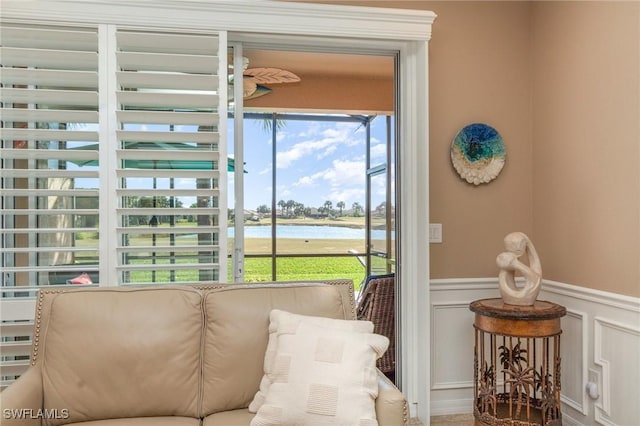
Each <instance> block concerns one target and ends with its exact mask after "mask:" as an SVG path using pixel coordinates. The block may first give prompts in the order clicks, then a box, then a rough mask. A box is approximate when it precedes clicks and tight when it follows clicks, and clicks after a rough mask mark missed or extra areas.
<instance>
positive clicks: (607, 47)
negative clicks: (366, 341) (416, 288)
mask: <svg viewBox="0 0 640 426" xmlns="http://www.w3.org/2000/svg"><path fill="white" fill-rule="evenodd" d="M310 1H312V2H316V3H333V4H352V5H365V6H376V7H397V8H412V9H425V10H432V11H434V12H435V13H436V14H437V15H438V18H437V19H436V22H435V24H434V26H433V37H432V40H431V42H430V45H429V60H430V64H429V65H430V68H429V73H430V81H429V86H430V92H431V93H430V100H429V101H430V106H429V108H430V117H429V118H430V156H431V158H430V164H429V165H430V191H431V199H430V206H431V207H430V208H431V211H430V215H431V222H438V223H442V224H443V238H444V242H443V243H442V244H432V245H431V274H432V275H431V276H432V278H466V277H474V278H475V277H495V276H496V275H497V272H498V271H497V267H496V265H495V257H496V255H497V254H498V253H499V252H500V251H502V238H503V237H504V236H505V235H506V234H507V233H509V232H511V231H516V230H517V231H523V232H525V233H527V234H529V235H530V236H531V238H532V239H533V241H534V244H535V245H536V248H537V249H538V252H539V253H540V256H541V257H542V262H543V263H542V266H543V275H544V278H546V279H550V280H555V281H561V282H565V283H570V284H575V285H578V286H586V287H591V288H595V289H600V290H605V291H611V292H615V293H620V294H626V295H631V296H640V171H639V170H640V106H639V103H640V29H639V28H640V3H638V2H620V3H614V2H560V1H558V2H555V1H554V2H539V1H534V2H530V1H521V2H485V1H470V2H459V1H441V2H440V1H321V0H310ZM472 122H484V123H487V124H490V125H492V126H494V127H495V128H496V129H497V130H498V131H499V132H500V133H501V134H502V136H503V138H504V141H505V145H506V147H507V162H506V165H505V167H504V169H503V171H502V173H501V174H500V176H498V178H497V179H496V180H494V181H493V182H491V183H490V184H488V185H481V186H478V187H476V186H473V185H469V184H467V183H466V182H464V181H463V180H461V179H460V178H459V177H458V176H457V174H456V172H455V170H453V168H452V167H451V162H450V160H449V147H450V144H451V140H452V139H453V138H454V136H455V135H456V133H457V132H458V130H459V129H460V128H462V127H463V126H465V125H466V124H469V123H472Z"/></svg>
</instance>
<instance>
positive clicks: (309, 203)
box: [68, 116, 386, 210]
mask: <svg viewBox="0 0 640 426" xmlns="http://www.w3.org/2000/svg"><path fill="white" fill-rule="evenodd" d="M244 123H245V124H244V143H245V150H244V156H245V158H244V162H245V165H244V170H245V171H246V172H247V173H245V174H244V181H245V182H244V186H245V200H244V202H245V209H247V210H256V208H257V207H258V206H260V205H267V206H268V207H271V194H272V190H273V188H272V168H273V161H272V160H273V157H272V140H271V139H272V138H271V131H270V130H265V128H264V123H263V121H262V120H255V119H245V120H244ZM89 126H90V125H87V126H83V127H82V128H81V129H80V128H79V130H93V129H91V128H90V127H89ZM165 127H166V126H142V128H141V129H137V128H136V129H134V130H155V131H167V130H168V129H165ZM183 127H184V126H176V129H175V130H176V131H197V129H195V128H194V129H191V128H187V127H185V128H183ZM227 127H228V135H227V145H228V154H229V156H230V157H234V152H233V123H232V121H231V120H230V121H229V122H228V126H227ZM365 138H366V131H365V128H364V127H363V126H362V124H360V123H359V122H332V121H312V120H309V121H298V120H288V121H286V122H285V124H284V126H282V127H281V128H279V129H278V132H277V137H276V172H277V181H276V203H277V202H278V201H279V200H284V201H288V200H294V201H296V202H298V203H303V204H304V205H305V207H315V208H318V207H321V206H322V205H323V204H324V203H325V202H326V201H331V202H332V204H333V207H334V208H335V209H337V203H338V202H340V201H342V202H344V203H345V209H346V210H349V209H351V208H352V205H353V203H355V202H358V203H360V205H361V206H363V207H364V206H365V155H366V152H365V150H366V139H365ZM385 140H386V120H385V117H382V116H380V117H377V118H375V119H374V120H373V121H372V123H371V161H372V165H374V166H375V165H378V164H380V163H384V162H385V151H386V145H385V143H384V142H385ZM82 144H87V143H82ZM89 145H91V144H90V143H89ZM68 167H69V168H71V169H77V168H78V166H77V165H75V164H74V163H73V162H70V163H69V165H68ZM85 167H86V168H87V169H97V166H96V165H88V166H85ZM228 177H229V181H228V185H229V186H228V194H229V195H228V200H227V202H228V207H229V208H233V206H234V201H233V199H234V174H233V173H229V174H228ZM194 182H195V180H194V179H177V181H176V183H175V187H176V188H185V189H186V188H194ZM383 184H384V179H383V178H379V179H374V180H373V181H372V196H373V200H372V204H373V206H374V207H375V206H376V205H377V204H379V203H380V202H381V201H383V200H384V197H385V194H386V192H385V187H384V185H383ZM75 187H76V188H96V187H97V180H96V179H83V178H77V179H75ZM127 187H128V188H151V187H152V179H150V178H129V179H128V180H127ZM156 187H157V188H159V189H162V188H169V180H168V179H167V178H158V179H156ZM181 200H182V202H183V203H184V206H185V207H188V206H190V205H191V204H192V203H195V197H181Z"/></svg>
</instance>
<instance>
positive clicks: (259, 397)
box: [249, 309, 373, 413]
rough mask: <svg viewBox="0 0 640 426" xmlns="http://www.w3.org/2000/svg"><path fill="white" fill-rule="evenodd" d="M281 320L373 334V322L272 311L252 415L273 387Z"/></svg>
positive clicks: (252, 405) (252, 404) (250, 405)
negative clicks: (262, 370) (272, 380)
mask: <svg viewBox="0 0 640 426" xmlns="http://www.w3.org/2000/svg"><path fill="white" fill-rule="evenodd" d="M281 318H282V319H284V320H286V321H287V322H288V323H292V322H293V323H295V324H298V323H299V322H300V321H305V322H307V323H311V324H315V325H320V326H322V327H326V328H331V329H336V330H347V331H353V332H356V333H373V323H372V322H371V321H351V320H340V319H333V318H325V317H313V316H307V315H298V314H292V313H290V312H286V311H281V310H278V309H274V310H272V311H271V313H270V315H269V321H270V323H269V341H268V342H267V349H266V352H265V354H264V376H262V380H261V381H260V389H259V390H258V392H256V394H255V396H254V397H253V401H251V403H250V404H249V412H250V413H257V412H258V409H260V407H262V404H264V399H265V397H266V396H267V392H268V391H269V387H270V386H271V379H270V378H269V376H270V375H271V374H272V373H273V368H274V367H273V363H274V358H275V354H276V349H277V346H278V344H277V342H278V336H277V331H278V326H279V324H280V319H281Z"/></svg>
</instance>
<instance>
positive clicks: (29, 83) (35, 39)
mask: <svg viewBox="0 0 640 426" xmlns="http://www.w3.org/2000/svg"><path fill="white" fill-rule="evenodd" d="M0 31H1V37H0V40H1V43H2V46H1V47H0V58H1V60H0V62H1V64H0V65H1V70H0V83H1V85H2V86H1V88H0V100H1V102H2V105H1V109H0V116H1V117H2V129H0V135H1V139H2V141H1V145H0V162H1V169H0V180H1V182H0V199H1V203H2V226H1V229H0V238H1V242H2V259H1V266H2V271H3V273H2V286H34V285H48V284H64V283H66V281H67V280H68V279H71V278H74V277H76V276H78V275H79V274H80V273H82V272H89V273H91V274H92V275H94V279H95V281H97V278H98V277H97V269H98V251H97V241H98V228H97V226H98V211H99V210H98V209H99V204H98V189H97V188H98V169H97V161H98V148H97V147H98V131H97V129H98V32H97V29H95V28H94V29H75V28H74V29H70V28H62V27H61V28H56V29H45V28H38V27H29V26H20V25H2V27H1V29H0Z"/></svg>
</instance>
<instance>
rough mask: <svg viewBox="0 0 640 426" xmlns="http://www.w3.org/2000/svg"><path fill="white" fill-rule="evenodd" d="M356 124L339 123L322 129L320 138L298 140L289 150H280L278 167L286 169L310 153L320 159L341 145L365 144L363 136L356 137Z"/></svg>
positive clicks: (277, 155)
mask: <svg viewBox="0 0 640 426" xmlns="http://www.w3.org/2000/svg"><path fill="white" fill-rule="evenodd" d="M355 126H356V125H355V124H353V123H337V124H336V126H335V127H332V128H329V129H325V130H324V131H322V137H321V138H319V139H309V140H306V141H302V142H298V143H296V144H294V145H293V146H291V147H290V148H289V149H288V150H286V151H281V152H278V153H277V154H276V167H277V168H278V169H286V168H288V167H289V166H291V165H292V164H293V163H294V162H296V161H298V160H300V159H302V158H304V157H307V156H309V155H316V156H317V158H319V159H321V158H324V157H326V156H327V155H330V154H332V153H333V152H335V151H336V150H337V149H338V147H339V146H340V145H344V146H354V145H358V144H363V143H364V140H363V139H362V138H361V137H354V133H355V131H354V130H355Z"/></svg>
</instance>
